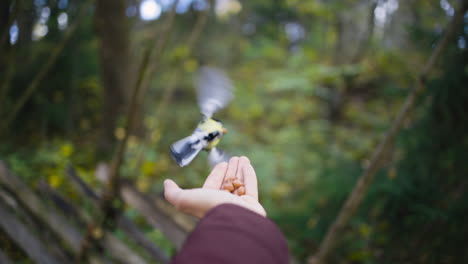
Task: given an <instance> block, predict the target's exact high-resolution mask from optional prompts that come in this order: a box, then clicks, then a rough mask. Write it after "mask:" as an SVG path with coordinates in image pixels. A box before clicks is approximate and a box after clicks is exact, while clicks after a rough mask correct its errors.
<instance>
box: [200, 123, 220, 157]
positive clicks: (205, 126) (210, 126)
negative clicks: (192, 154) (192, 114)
mask: <svg viewBox="0 0 468 264" xmlns="http://www.w3.org/2000/svg"><path fill="white" fill-rule="evenodd" d="M198 128H200V129H201V130H203V131H205V132H206V133H213V132H216V131H219V133H220V134H221V135H222V133H223V132H222V131H223V125H222V124H221V123H220V122H218V121H216V120H213V119H211V118H207V119H205V120H204V121H202V122H200V124H198ZM219 141H220V137H218V138H216V139H214V140H213V141H211V142H210V143H209V144H208V146H206V148H205V149H207V150H210V149H212V148H214V147H215V146H216V145H218V143H219Z"/></svg>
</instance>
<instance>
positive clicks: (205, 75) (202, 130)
mask: <svg viewBox="0 0 468 264" xmlns="http://www.w3.org/2000/svg"><path fill="white" fill-rule="evenodd" d="M197 76H198V80H197V81H196V85H195V86H196V88H197V96H198V105H199V107H200V111H201V114H202V121H201V122H200V123H199V124H198V126H197V128H196V129H195V131H193V133H192V135H190V136H188V137H186V138H183V139H181V140H179V141H177V142H175V143H174V144H172V145H171V154H172V157H173V158H174V160H175V161H177V163H178V164H179V165H180V166H181V167H184V166H187V165H188V164H190V162H192V160H193V159H194V158H195V157H196V156H197V154H198V153H199V152H200V151H201V150H206V151H209V155H208V161H209V163H210V165H211V166H215V165H216V164H218V163H220V162H223V161H227V160H228V159H229V155H228V154H226V153H225V152H223V151H221V150H219V149H217V148H216V146H217V145H218V143H219V142H220V140H221V137H223V136H224V135H225V134H226V133H227V129H226V128H225V127H224V126H223V123H222V122H221V121H219V120H217V119H214V118H213V114H214V113H216V112H217V111H219V110H221V109H222V108H224V107H226V105H227V104H228V103H229V102H230V101H231V100H232V98H233V94H232V90H233V85H232V82H231V80H230V79H229V78H228V77H227V76H226V74H225V73H224V72H223V71H222V70H220V69H218V68H214V67H209V66H203V67H201V68H200V70H199V72H198V74H197Z"/></svg>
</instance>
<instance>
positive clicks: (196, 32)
mask: <svg viewBox="0 0 468 264" xmlns="http://www.w3.org/2000/svg"><path fill="white" fill-rule="evenodd" d="M210 6H214V5H213V1H211V2H210ZM209 12H210V11H209V9H207V10H205V11H204V12H202V13H200V14H199V15H198V18H197V21H196V22H195V24H194V26H193V29H192V31H191V32H190V36H189V38H188V40H187V44H186V45H187V47H188V49H189V50H188V54H190V53H191V52H192V50H193V46H194V45H195V43H196V42H197V41H198V39H199V37H200V34H201V32H202V31H203V28H204V26H205V25H206V22H207V20H208V15H209ZM179 74H180V71H175V72H174V73H173V75H172V76H171V79H170V81H169V84H168V85H167V86H166V89H164V91H163V95H162V98H161V100H160V102H159V104H158V106H157V108H156V111H155V114H154V115H155V116H158V117H160V118H159V119H160V120H161V116H164V114H165V110H166V109H167V106H168V105H169V103H170V101H171V98H172V95H173V94H174V91H175V88H176V86H177V83H178V81H179V78H178V77H179V76H178V75H179ZM158 125H160V123H156V129H157V126H158ZM143 142H148V135H146V136H145V138H144V139H143ZM156 143H157V142H156ZM136 160H137V162H136V164H137V166H136V169H138V168H140V167H141V164H142V162H143V150H140V151H139V153H138V154H137V158H136Z"/></svg>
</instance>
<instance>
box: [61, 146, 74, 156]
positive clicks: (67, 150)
mask: <svg viewBox="0 0 468 264" xmlns="http://www.w3.org/2000/svg"><path fill="white" fill-rule="evenodd" d="M60 153H61V154H62V156H64V157H66V158H68V157H70V156H71V154H72V153H73V146H72V145H71V144H68V143H67V144H63V145H62V146H60Z"/></svg>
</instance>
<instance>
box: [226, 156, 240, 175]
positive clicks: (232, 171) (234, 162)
mask: <svg viewBox="0 0 468 264" xmlns="http://www.w3.org/2000/svg"><path fill="white" fill-rule="evenodd" d="M238 164H239V158H238V157H232V158H231V159H230V160H229V164H228V168H227V171H226V176H225V177H224V179H225V180H227V179H231V178H234V177H235V176H236V172H237V166H238Z"/></svg>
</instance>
